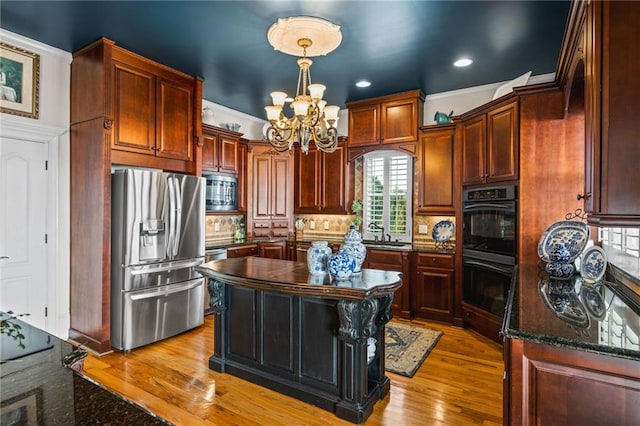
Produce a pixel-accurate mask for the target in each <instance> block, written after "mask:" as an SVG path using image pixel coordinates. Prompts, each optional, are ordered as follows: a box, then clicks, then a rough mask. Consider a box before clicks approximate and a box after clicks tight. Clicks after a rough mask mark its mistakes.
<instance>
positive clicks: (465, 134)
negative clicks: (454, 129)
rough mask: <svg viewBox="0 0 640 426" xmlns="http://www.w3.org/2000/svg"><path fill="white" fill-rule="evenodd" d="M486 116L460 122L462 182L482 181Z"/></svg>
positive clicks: (483, 176) (483, 177)
mask: <svg viewBox="0 0 640 426" xmlns="http://www.w3.org/2000/svg"><path fill="white" fill-rule="evenodd" d="M486 123H487V121H486V117H485V115H484V114H483V115H480V116H478V117H474V118H472V119H470V120H469V121H466V122H464V123H462V184H463V185H472V184H478V183H484V180H485V177H486V171H485V161H486V158H485V157H486V156H485V133H486V127H487V126H486Z"/></svg>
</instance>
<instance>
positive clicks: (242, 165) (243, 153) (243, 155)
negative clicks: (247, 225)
mask: <svg viewBox="0 0 640 426" xmlns="http://www.w3.org/2000/svg"><path fill="white" fill-rule="evenodd" d="M247 155H248V147H247V144H246V143H245V142H243V141H240V142H238V211H241V212H246V211H247Z"/></svg>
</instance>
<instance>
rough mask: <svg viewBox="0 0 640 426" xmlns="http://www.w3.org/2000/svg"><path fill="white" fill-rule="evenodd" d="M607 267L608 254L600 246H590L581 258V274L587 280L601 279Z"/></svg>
mask: <svg viewBox="0 0 640 426" xmlns="http://www.w3.org/2000/svg"><path fill="white" fill-rule="evenodd" d="M605 269H607V255H606V254H605V253H604V250H602V248H600V247H598V246H593V247H589V248H588V249H587V250H585V251H584V253H583V254H582V259H581V260H580V276H581V277H582V279H583V280H585V281H587V282H596V281H600V280H601V279H602V277H603V276H604V271H605Z"/></svg>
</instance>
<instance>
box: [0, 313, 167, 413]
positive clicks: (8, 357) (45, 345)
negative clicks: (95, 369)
mask: <svg viewBox="0 0 640 426" xmlns="http://www.w3.org/2000/svg"><path fill="white" fill-rule="evenodd" d="M0 318H1V319H3V320H6V319H9V320H10V323H11V324H13V325H8V327H15V325H18V326H19V327H20V329H19V330H20V332H21V334H22V335H23V336H24V338H23V339H17V340H16V339H14V338H12V337H11V336H9V335H8V334H6V333H5V332H3V333H2V334H1V335H0V340H1V341H0V399H1V401H2V417H1V420H0V423H2V424H5V422H6V424H38V425H40V424H45V425H73V424H82V425H107V424H110V425H170V424H171V423H170V422H167V421H166V420H164V419H162V418H160V417H157V416H156V415H154V414H152V413H150V412H149V411H147V410H145V409H143V408H142V407H140V406H139V405H137V404H135V403H134V402H132V401H130V400H128V399H126V398H124V397H123V396H122V395H120V394H118V393H116V392H113V391H111V390H109V389H107V388H106V387H104V386H102V385H100V384H99V383H97V382H95V381H93V380H91V379H89V378H88V377H86V376H85V375H84V374H83V372H82V360H83V358H84V356H86V352H84V351H83V350H82V349H78V348H77V347H75V346H73V345H71V344H69V343H68V342H66V341H64V340H62V339H59V338H57V337H55V336H53V335H51V334H49V333H47V332H45V331H42V330H40V329H38V328H37V327H34V326H31V325H29V324H27V323H25V322H24V321H21V320H19V319H10V316H9V315H8V314H6V313H1V312H0ZM5 324H6V323H5ZM5 324H3V326H4V325H5ZM3 329H4V327H3ZM7 330H8V329H7Z"/></svg>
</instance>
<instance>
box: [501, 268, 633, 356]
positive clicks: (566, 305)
mask: <svg viewBox="0 0 640 426" xmlns="http://www.w3.org/2000/svg"><path fill="white" fill-rule="evenodd" d="M502 333H503V335H504V336H505V337H507V338H511V339H519V340H527V341H533V342H536V343H545V344H549V345H554V346H560V347H565V348H569V349H578V350H584V351H588V352H593V353H598V354H603V355H612V356H617V357H622V358H627V359H632V360H638V361H640V300H638V298H636V297H634V295H633V294H630V293H629V292H627V291H625V289H624V288H623V286H622V285H621V284H617V283H614V282H608V281H599V282H597V283H588V282H586V281H584V280H583V279H582V278H581V277H580V276H579V275H575V276H574V277H572V278H571V279H569V280H553V279H550V278H549V275H548V274H547V273H546V272H545V271H544V270H541V269H540V268H539V267H538V265H532V264H525V265H518V267H517V269H516V272H515V273H514V277H513V281H512V284H511V289H510V291H509V299H508V301H507V306H506V310H505V317H504V323H503V326H502Z"/></svg>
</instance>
